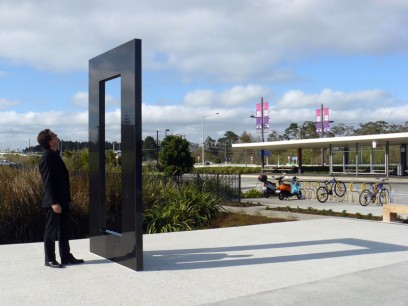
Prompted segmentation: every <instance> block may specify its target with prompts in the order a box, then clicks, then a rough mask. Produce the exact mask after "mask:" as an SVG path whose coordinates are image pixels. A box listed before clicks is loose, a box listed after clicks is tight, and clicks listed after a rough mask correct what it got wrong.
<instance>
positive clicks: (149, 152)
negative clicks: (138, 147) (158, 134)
mask: <svg viewBox="0 0 408 306" xmlns="http://www.w3.org/2000/svg"><path fill="white" fill-rule="evenodd" d="M156 150H157V144H156V141H155V140H154V138H153V137H152V136H147V137H146V139H145V141H144V142H143V159H144V160H155V159H156Z"/></svg>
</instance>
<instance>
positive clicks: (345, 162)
mask: <svg viewBox="0 0 408 306" xmlns="http://www.w3.org/2000/svg"><path fill="white" fill-rule="evenodd" d="M348 164H349V149H348V147H344V152H343V173H345V172H347V169H346V167H347V166H348Z"/></svg>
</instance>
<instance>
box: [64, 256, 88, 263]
mask: <svg viewBox="0 0 408 306" xmlns="http://www.w3.org/2000/svg"><path fill="white" fill-rule="evenodd" d="M83 262H84V260H83V259H76V258H75V257H74V256H71V257H70V258H67V259H64V260H62V264H63V265H70V264H71V265H77V264H81V263H83Z"/></svg>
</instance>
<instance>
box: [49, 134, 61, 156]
mask: <svg viewBox="0 0 408 306" xmlns="http://www.w3.org/2000/svg"><path fill="white" fill-rule="evenodd" d="M50 136H51V140H50V149H51V150H53V151H57V149H58V144H59V139H58V137H57V134H55V133H54V132H50Z"/></svg>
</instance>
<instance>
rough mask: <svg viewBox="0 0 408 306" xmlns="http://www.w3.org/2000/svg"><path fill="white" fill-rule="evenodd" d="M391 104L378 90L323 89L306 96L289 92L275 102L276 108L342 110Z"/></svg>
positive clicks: (385, 94) (387, 97) (382, 92)
mask: <svg viewBox="0 0 408 306" xmlns="http://www.w3.org/2000/svg"><path fill="white" fill-rule="evenodd" d="M391 102H392V101H391V98H390V96H389V94H388V93H386V92H384V91H383V90H379V89H373V90H363V91H356V92H342V91H333V90H331V89H324V90H322V91H321V92H320V93H318V94H308V93H305V92H303V91H301V90H290V91H288V92H286V93H285V94H284V95H283V96H282V98H281V99H280V100H279V101H278V102H277V106H278V107H285V108H293V109H296V108H303V107H315V108H320V105H321V104H323V105H324V106H325V107H331V108H333V109H340V110H342V109H349V108H355V107H359V106H360V107H365V106H367V105H370V107H373V106H376V105H377V106H380V105H384V104H388V103H391Z"/></svg>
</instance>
